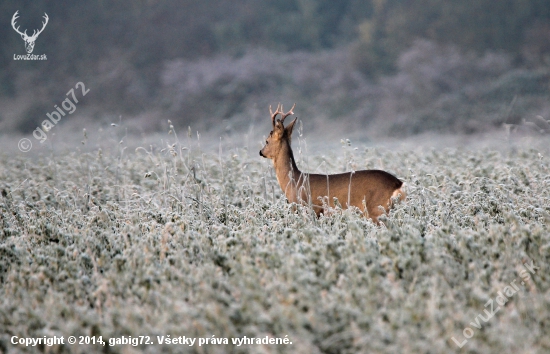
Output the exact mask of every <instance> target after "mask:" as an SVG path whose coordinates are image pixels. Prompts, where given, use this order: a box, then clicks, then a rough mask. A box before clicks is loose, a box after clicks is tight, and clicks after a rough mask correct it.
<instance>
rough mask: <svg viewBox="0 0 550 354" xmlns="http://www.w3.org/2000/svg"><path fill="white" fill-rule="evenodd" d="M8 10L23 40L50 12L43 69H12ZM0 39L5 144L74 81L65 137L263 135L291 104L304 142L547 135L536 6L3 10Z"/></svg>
mask: <svg viewBox="0 0 550 354" xmlns="http://www.w3.org/2000/svg"><path fill="white" fill-rule="evenodd" d="M16 10H19V15H20V18H19V19H18V20H17V24H18V25H20V26H21V30H24V29H27V33H28V34H32V32H33V30H34V29H38V28H40V27H41V21H42V20H43V19H42V16H43V14H44V12H46V13H47V14H48V16H49V18H50V20H49V23H48V25H47V27H46V29H45V30H44V32H42V33H41V34H40V36H39V37H38V39H37V41H36V46H35V49H34V52H33V54H36V55H41V54H46V55H47V58H48V59H47V61H18V60H14V54H17V55H20V54H25V48H24V43H23V40H22V39H21V37H20V36H19V35H18V34H17V33H16V32H15V31H14V30H13V29H12V27H11V24H10V22H11V18H12V16H13V14H14V13H15V11H16ZM0 38H1V42H0V105H1V107H2V109H1V110H0V137H1V136H3V137H5V138H8V137H10V138H13V137H14V136H29V137H31V139H32V136H31V135H30V134H32V132H33V130H34V129H36V127H37V126H40V124H41V122H42V121H43V120H44V119H45V118H46V113H49V112H52V111H53V110H54V105H60V104H61V102H62V101H63V100H64V99H65V98H66V97H67V96H66V95H65V94H66V93H67V92H68V91H69V90H70V89H71V88H74V86H75V84H76V83H77V82H83V83H84V84H85V85H86V88H88V89H90V92H89V94H88V95H86V97H82V96H81V93H80V92H79V91H80V90H79V89H77V90H76V93H77V98H78V99H79V103H78V104H77V106H76V111H75V113H74V114H72V115H67V116H66V117H63V119H62V120H61V122H60V123H59V125H60V126H72V127H73V128H74V130H75V131H76V130H77V129H82V127H89V126H94V127H97V126H100V127H101V126H107V125H109V124H110V123H113V122H114V123H117V122H121V121H124V122H125V124H126V127H128V129H129V133H140V134H142V135H143V134H149V133H153V132H158V131H166V130H167V129H168V123H167V121H168V119H170V120H171V121H172V122H173V124H174V126H176V129H181V130H182V131H186V130H187V127H188V126H192V127H193V129H197V130H201V131H202V132H203V134H205V135H208V134H210V135H212V137H214V138H217V136H219V135H220V133H223V134H228V135H231V134H233V133H238V132H246V131H250V127H251V125H252V124H256V125H257V124H258V123H259V122H261V124H262V125H261V126H260V127H259V128H258V129H257V130H256V131H255V134H256V135H262V134H264V135H265V133H267V131H264V130H265V129H267V128H269V125H268V123H267V122H268V119H269V118H268V114H267V112H268V111H267V107H268V105H269V104H272V105H276V104H277V103H278V102H282V103H284V104H285V107H286V108H289V107H290V105H291V104H292V103H294V102H296V103H297V108H296V110H295V112H296V113H297V115H298V116H299V117H300V118H302V119H303V124H304V127H306V128H307V129H309V131H316V132H319V133H328V132H330V131H334V127H339V129H340V130H341V131H342V132H354V131H355V132H360V133H361V135H362V136H364V138H365V139H367V140H368V139H371V138H380V137H392V138H400V137H403V136H415V135H418V134H422V133H425V132H435V133H438V134H477V133H483V132H489V131H499V132H500V131H502V132H505V131H507V130H511V131H514V130H517V129H518V128H519V130H521V131H524V132H527V133H528V134H534V135H537V134H545V133H549V132H550V125H549V124H548V122H547V121H548V120H550V2H549V1H548V0H499V1H496V2H495V1H494V0H464V1H444V0H418V1H398V0H371V1H368V0H340V1H333V0H319V1H313V0H266V1H257V0H241V1H230V0H218V1H211V0H203V1H194V0H193V1H187V0H185V1H178V2H167V1H154V0H152V1H89V2H60V1H56V2H53V1H44V0H33V1H13V0H5V1H3V2H2V3H1V5H0ZM264 128H265V129H264ZM53 129H59V132H60V131H61V129H62V128H61V127H55V128H53ZM65 129H66V128H65ZM59 135H60V134H59V133H58V134H57V136H58V137H59ZM63 139H68V137H67V136H64V137H62V140H63Z"/></svg>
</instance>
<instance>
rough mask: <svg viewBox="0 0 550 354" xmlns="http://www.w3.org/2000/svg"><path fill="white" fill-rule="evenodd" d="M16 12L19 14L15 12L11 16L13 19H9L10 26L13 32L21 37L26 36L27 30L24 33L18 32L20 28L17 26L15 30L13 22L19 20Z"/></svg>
mask: <svg viewBox="0 0 550 354" xmlns="http://www.w3.org/2000/svg"><path fill="white" fill-rule="evenodd" d="M18 12H19V10H17V11H15V13H14V14H13V17H12V18H11V26H12V27H13V29H14V30H15V32H17V33H19V34H20V35H22V36H27V30H25V32H21V31H20V30H19V27H20V26H17V28H15V21H16V20H17V19H18V18H19V16H17V13H18Z"/></svg>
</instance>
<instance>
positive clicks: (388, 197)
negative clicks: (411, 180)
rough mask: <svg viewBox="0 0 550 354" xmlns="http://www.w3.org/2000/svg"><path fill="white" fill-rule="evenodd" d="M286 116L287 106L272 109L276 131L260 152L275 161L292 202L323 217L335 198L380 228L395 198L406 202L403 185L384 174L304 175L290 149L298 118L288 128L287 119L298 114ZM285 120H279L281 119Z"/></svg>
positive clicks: (368, 172) (278, 174)
mask: <svg viewBox="0 0 550 354" xmlns="http://www.w3.org/2000/svg"><path fill="white" fill-rule="evenodd" d="M295 106H296V104H294V106H292V108H291V109H290V111H288V112H287V113H283V111H282V109H283V106H282V105H279V106H277V110H276V111H275V113H273V111H272V110H271V106H270V107H269V113H270V114H271V122H272V124H273V130H272V131H271V133H269V136H268V138H267V140H266V142H265V146H264V147H263V148H262V149H261V150H260V156H262V157H266V158H268V159H272V160H273V165H274V167H275V173H276V175H277V181H278V182H279V185H280V186H281V189H282V190H283V192H284V193H285V195H286V198H287V199H288V201H289V202H291V203H292V202H294V203H299V204H303V205H311V206H312V207H313V210H314V211H315V213H316V214H317V216H319V215H320V214H321V213H322V212H326V211H328V210H325V208H326V207H327V206H328V207H334V206H335V204H334V198H336V199H338V201H339V203H340V204H341V206H342V208H344V209H346V208H348V207H350V206H355V207H357V208H359V209H360V210H361V211H362V212H363V214H364V215H365V216H367V217H370V218H371V219H372V221H373V222H374V223H376V224H378V217H379V216H380V215H382V214H383V213H388V212H389V210H390V208H391V207H392V197H396V198H398V199H400V200H404V199H405V192H404V191H403V190H402V189H401V187H402V186H403V182H402V181H400V180H399V179H398V178H397V177H395V176H393V175H392V174H390V173H388V172H386V171H381V170H362V171H355V172H345V173H338V174H334V175H321V174H312V173H303V172H301V171H300V170H299V169H298V166H296V162H295V161H294V155H293V154H292V148H291V147H290V141H291V135H292V129H293V128H294V125H295V124H296V120H297V119H298V118H294V120H293V121H292V122H290V124H288V125H287V126H286V127H284V126H283V122H284V120H285V118H286V117H288V116H290V115H292V114H294V112H293V110H294V107H295ZM279 114H280V115H281V119H276V117H277V115H279Z"/></svg>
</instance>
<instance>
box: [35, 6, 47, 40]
mask: <svg viewBox="0 0 550 354" xmlns="http://www.w3.org/2000/svg"><path fill="white" fill-rule="evenodd" d="M42 17H44V20H46V22H42V28H41V29H40V30H39V31H38V32H37V33H36V34H35V33H34V32H36V30H34V31H33V32H32V36H31V37H33V38H36V37H38V35H39V34H40V33H42V31H44V28H46V25H47V24H48V21H49V20H50V18H49V17H48V14H47V13H45V12H44V16H42Z"/></svg>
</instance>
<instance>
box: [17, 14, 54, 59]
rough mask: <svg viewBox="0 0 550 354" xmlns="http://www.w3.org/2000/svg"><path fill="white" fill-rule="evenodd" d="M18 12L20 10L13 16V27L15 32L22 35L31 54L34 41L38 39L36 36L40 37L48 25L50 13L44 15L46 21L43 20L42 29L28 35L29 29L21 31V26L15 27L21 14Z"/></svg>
mask: <svg viewBox="0 0 550 354" xmlns="http://www.w3.org/2000/svg"><path fill="white" fill-rule="evenodd" d="M18 12H19V10H17V11H15V13H14V14H13V17H12V18H11V26H12V27H13V29H14V30H15V32H17V33H19V34H20V35H21V38H23V40H24V41H25V49H26V50H27V53H29V54H30V53H32V51H33V50H34V42H35V41H36V38H38V35H39V34H40V33H42V31H44V28H46V25H47V24H48V20H49V18H48V14H47V13H45V12H44V16H43V17H44V20H45V22H42V29H40V30H39V31H38V32H37V31H36V30H34V31H33V33H32V36H28V35H27V30H25V32H21V31H19V26H17V28H15V21H16V20H17V19H18V18H19V16H17V13H18Z"/></svg>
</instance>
